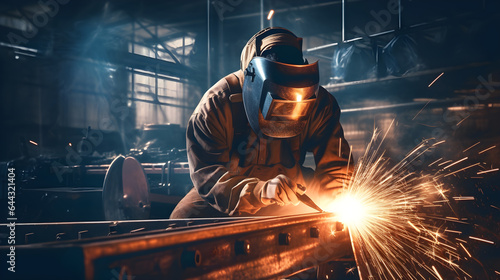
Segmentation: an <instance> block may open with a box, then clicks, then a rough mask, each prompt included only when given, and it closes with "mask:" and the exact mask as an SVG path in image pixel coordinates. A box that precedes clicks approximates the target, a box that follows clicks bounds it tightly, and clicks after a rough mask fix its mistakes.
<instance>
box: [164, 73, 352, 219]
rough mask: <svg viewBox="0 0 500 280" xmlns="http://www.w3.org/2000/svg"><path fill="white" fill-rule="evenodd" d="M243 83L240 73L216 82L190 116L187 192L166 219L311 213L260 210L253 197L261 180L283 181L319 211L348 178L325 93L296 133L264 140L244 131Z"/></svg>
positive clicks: (346, 152)
mask: <svg viewBox="0 0 500 280" xmlns="http://www.w3.org/2000/svg"><path fill="white" fill-rule="evenodd" d="M243 79H244V75H243V72H242V71H241V70H239V71H236V72H234V73H232V74H230V75H228V76H226V77H225V78H223V79H221V80H220V81H218V82H217V83H216V84H215V85H214V86H212V88H210V89H209V90H208V91H207V92H206V93H205V94H204V96H203V97H202V99H201V101H200V103H199V104H198V106H197V107H196V109H195V110H194V112H193V114H192V116H191V118H190V120H189V123H188V127H187V138H186V139H187V153H188V161H189V168H190V174H191V179H192V181H193V185H194V187H193V189H192V190H191V191H190V192H189V193H188V195H186V197H184V198H183V199H182V200H181V202H180V203H179V204H178V205H177V207H176V209H175V210H174V211H173V213H172V215H171V218H189V217H213V216H234V215H249V214H251V215H284V214H293V213H297V212H304V211H314V210H311V209H307V208H306V207H304V208H301V207H298V206H297V207H294V206H291V205H290V206H284V207H281V206H277V205H270V206H265V205H264V204H263V203H262V202H261V201H260V199H259V196H258V194H259V193H260V190H261V189H262V188H263V186H264V184H265V183H266V181H268V180H270V179H272V178H274V177H276V176H277V175H279V174H284V175H286V176H288V177H289V178H291V179H292V180H294V181H295V182H296V183H300V184H302V185H305V186H307V192H306V193H307V194H308V195H309V196H310V197H311V198H312V199H313V200H315V202H316V203H318V204H320V205H325V203H327V202H328V201H331V200H332V199H333V198H334V196H335V195H336V194H337V193H338V192H339V190H340V189H341V188H342V185H343V183H346V182H345V180H346V178H349V176H350V173H351V170H352V160H349V156H350V149H349V145H348V143H347V141H346V140H345V139H344V133H343V130H342V127H341V125H340V123H339V117H340V109H339V106H338V104H337V101H336V100H335V98H334V97H333V96H332V95H331V94H330V93H329V92H328V91H326V90H325V89H324V88H322V87H320V88H319V91H318V94H317V100H316V102H315V105H314V107H313V110H312V113H311V116H310V118H309V120H308V122H307V125H306V127H305V129H304V131H303V132H302V133H301V134H299V135H297V136H295V137H292V138H281V139H278V138H270V137H267V136H266V135H256V134H255V133H254V132H253V130H252V129H251V128H250V126H249V125H248V121H247V119H246V115H245V110H244V107H243V103H242V100H241V87H242V85H243ZM306 152H312V153H313V155H314V161H315V164H316V167H315V170H312V169H308V168H304V167H303V166H302V165H303V163H304V160H305V156H306ZM299 206H300V205H299ZM306 209H307V210H306Z"/></svg>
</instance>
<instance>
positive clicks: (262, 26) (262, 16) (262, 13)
mask: <svg viewBox="0 0 500 280" xmlns="http://www.w3.org/2000/svg"><path fill="white" fill-rule="evenodd" d="M262 29H264V0H260V30H262Z"/></svg>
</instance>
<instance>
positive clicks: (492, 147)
mask: <svg viewBox="0 0 500 280" xmlns="http://www.w3.org/2000/svg"><path fill="white" fill-rule="evenodd" d="M496 147H497V146H496V145H495V146H491V147H489V148H487V149H484V150H482V151H480V152H479V153H478V154H479V155H480V154H482V153H484V152H486V151H489V150H491V149H494V148H496Z"/></svg>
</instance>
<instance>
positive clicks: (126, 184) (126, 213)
mask: <svg viewBox="0 0 500 280" xmlns="http://www.w3.org/2000/svg"><path fill="white" fill-rule="evenodd" d="M148 190H149V188H148V181H147V179H146V175H145V173H144V170H143V169H142V166H141V164H140V163H139V162H138V161H137V160H136V159H135V158H133V157H127V158H125V157H124V156H118V157H116V158H115V159H114V160H113V162H112V163H111V165H110V166H109V168H108V171H107V172H106V177H105V179H104V185H103V190H102V203H103V209H104V218H105V219H106V220H130V219H147V218H149V212H150V202H149V192H148Z"/></svg>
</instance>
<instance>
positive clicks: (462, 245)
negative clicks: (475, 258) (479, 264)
mask: <svg viewBox="0 0 500 280" xmlns="http://www.w3.org/2000/svg"><path fill="white" fill-rule="evenodd" d="M459 244H460V246H461V247H462V249H464V251H465V252H466V253H467V255H468V256H469V258H472V255H471V254H470V253H469V251H468V250H467V249H465V246H464V244H462V243H459Z"/></svg>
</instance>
